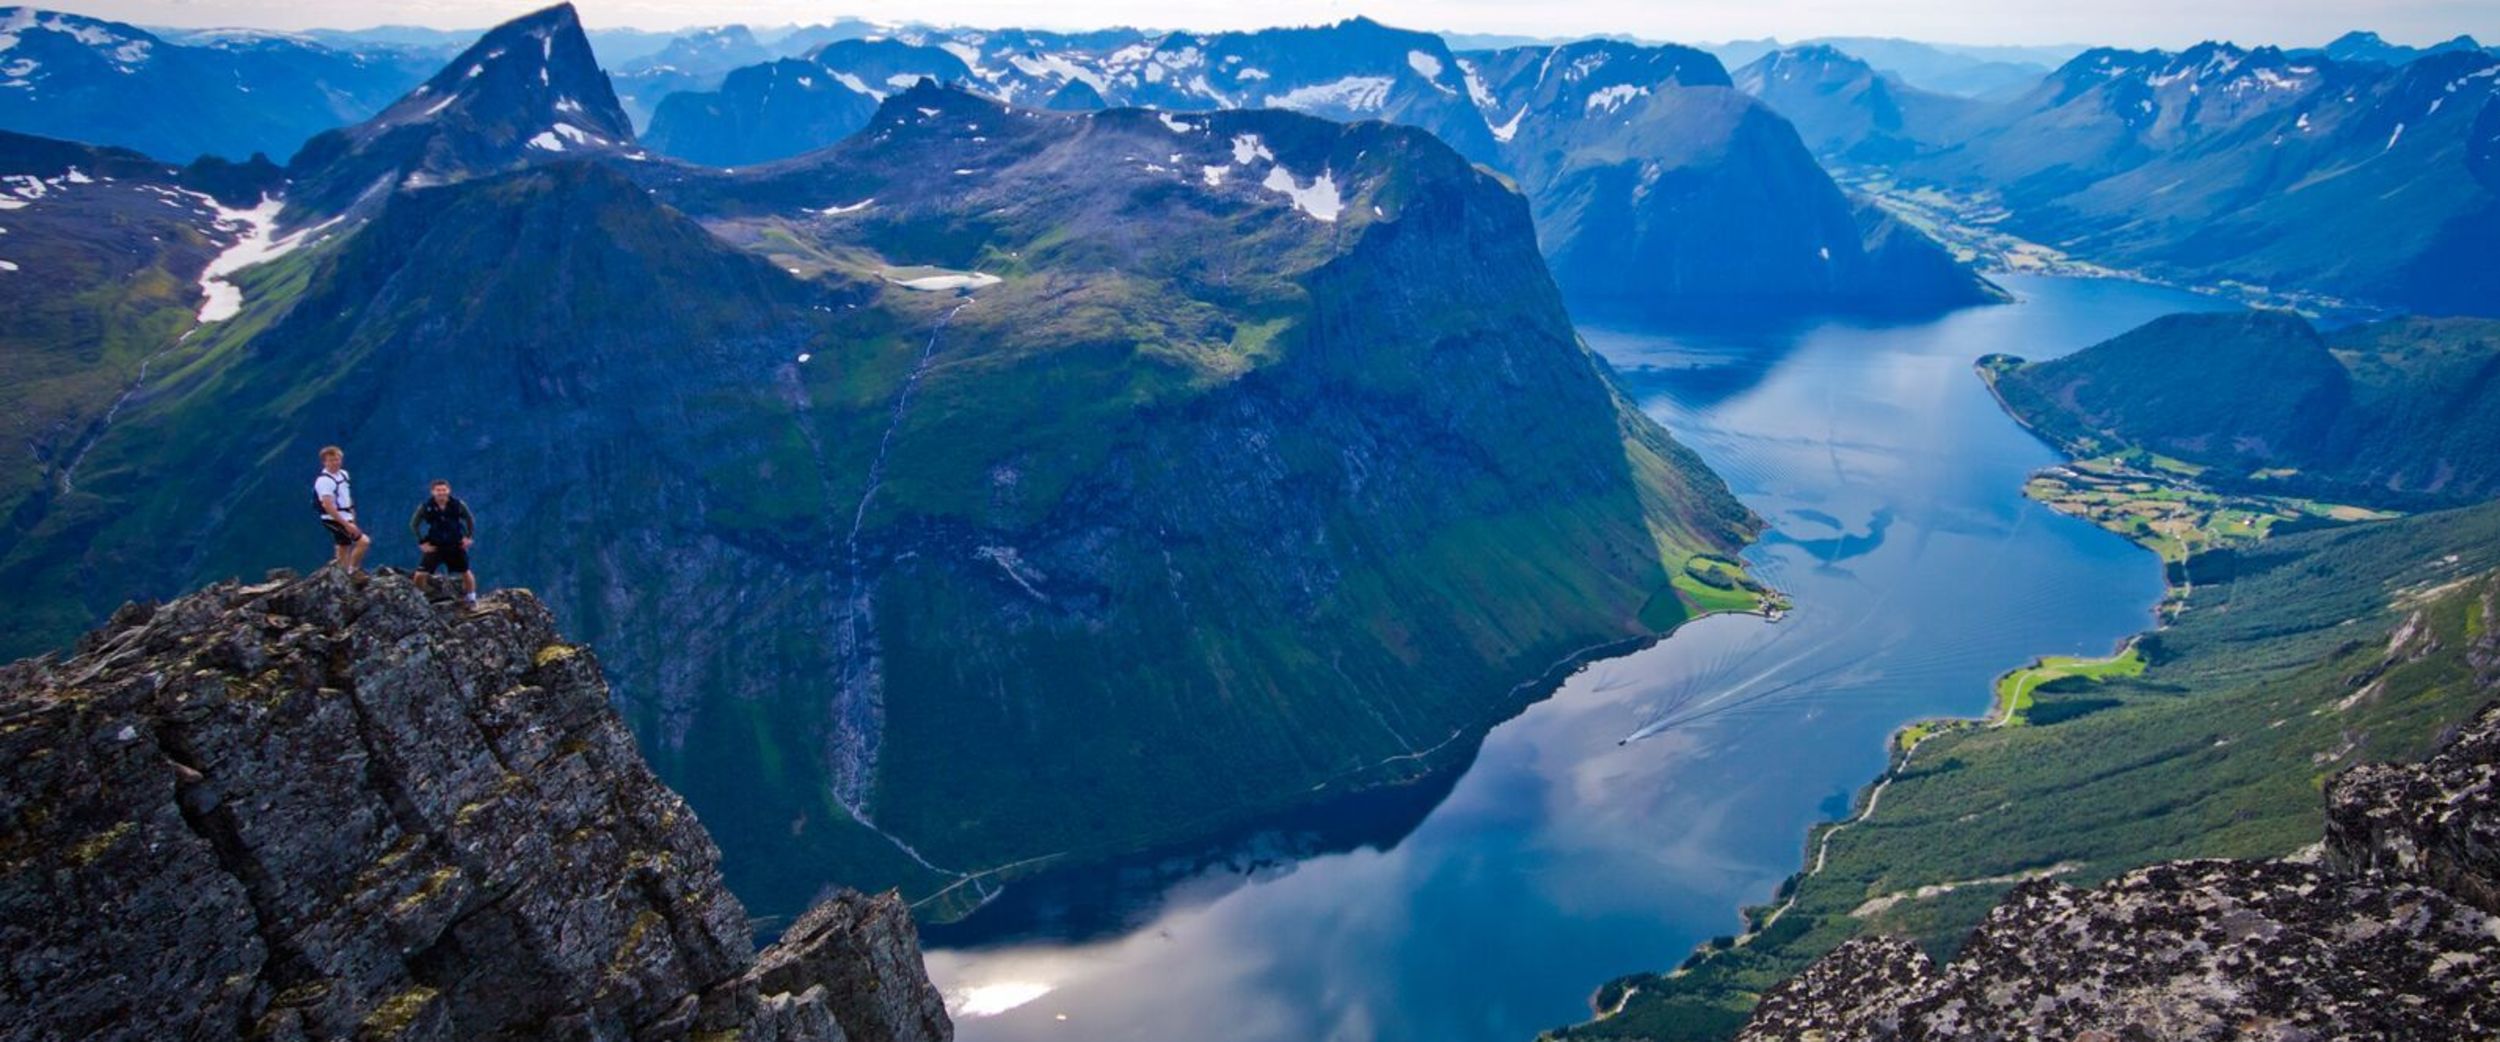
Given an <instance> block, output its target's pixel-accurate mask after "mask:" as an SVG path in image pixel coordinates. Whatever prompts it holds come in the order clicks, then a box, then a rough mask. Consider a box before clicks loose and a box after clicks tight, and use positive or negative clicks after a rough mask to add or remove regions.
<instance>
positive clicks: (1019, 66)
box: [964, 54, 1111, 93]
mask: <svg viewBox="0 0 2500 1042" xmlns="http://www.w3.org/2000/svg"><path fill="white" fill-rule="evenodd" d="M964 64H966V65H970V64H972V63H971V61H969V60H966V61H965V62H964ZM1007 64H1009V65H1013V66H1015V67H1016V71H1017V72H1021V73H1023V74H1025V75H1027V76H1031V77H1033V78H1035V79H1049V80H1053V81H1055V82H1058V83H1066V82H1068V81H1071V80H1074V81H1078V82H1081V83H1083V84H1085V85H1086V86H1088V87H1092V88H1094V90H1095V92H1096V93H1102V92H1106V91H1109V90H1110V89H1111V84H1110V82H1109V81H1107V80H1105V79H1103V77H1102V74H1101V73H1098V72H1095V71H1094V70H1092V69H1088V68H1086V67H1084V66H1082V65H1078V64H1077V63H1075V62H1072V61H1069V60H1068V58H1067V56H1066V55H1062V54H1044V55H1035V56H1028V55H1022V54H1017V55H1011V56H1009V57H1008V59H1007Z"/></svg>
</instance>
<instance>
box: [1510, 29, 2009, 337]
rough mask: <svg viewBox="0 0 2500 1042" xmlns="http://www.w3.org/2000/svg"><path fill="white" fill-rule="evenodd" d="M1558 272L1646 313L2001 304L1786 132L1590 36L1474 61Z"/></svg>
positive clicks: (1683, 71)
mask: <svg viewBox="0 0 2500 1042" xmlns="http://www.w3.org/2000/svg"><path fill="white" fill-rule="evenodd" d="M1464 62H1465V65H1464V68H1465V71H1466V73H1467V75H1468V77H1469V81H1470V83H1471V84H1474V85H1476V86H1477V87H1479V88H1480V91H1479V93H1480V94H1481V95H1482V97H1483V99H1484V102H1483V107H1484V110H1485V111H1486V113H1487V116H1486V118H1487V119H1488V120H1492V119H1499V120H1500V121H1501V122H1500V123H1499V125H1498V126H1496V127H1495V128H1494V133H1495V134H1496V135H1497V136H1498V137H1499V138H1501V139H1502V141H1503V143H1504V147H1505V154H1506V155H1507V156H1508V157H1509V159H1510V163H1511V170H1512V172H1513V173H1514V174H1515V176H1517V177H1518V178H1519V183H1520V185H1521V187H1522V189H1523V190H1525V191H1526V192H1527V193H1528V196H1529V198H1530V200H1531V201H1532V203H1533V204H1534V206H1535V208H1536V214H1537V235H1538V237H1539V240H1540V241H1541V242H1542V243H1543V244H1544V247H1545V251H1546V256H1547V259H1548V261H1549V263H1551V264H1552V266H1553V269H1554V277H1555V279H1556V280H1557V281H1559V282H1561V283H1562V285H1563V287H1564V288H1565V289H1566V290H1567V291H1569V292H1570V293H1571V294H1572V295H1573V297H1574V298H1575V299H1577V300H1581V301H1584V302H1588V303H1590V304H1592V305H1595V306H1598V307H1603V308H1621V309H1630V310H1640V311H1659V312H1670V313H1675V312H1690V313H1710V312H1744V311H1756V312H1761V311H1768V312H1775V313H1797V312H1811V311H1817V310H1844V311H1855V312H1862V313H1920V312H1933V311H1937V310H1942V309H1946V308H1951V307H1957V306H1963V305H1969V304H1980V303H1988V302H1991V301H1995V300H1999V299H2002V295H2001V293H2000V291H1998V290H1997V289H1996V287H1995V286H1993V285H1991V284H1989V283H1988V282H1987V281H1986V280H1984V279H1981V278H1979V277H1978V276H1977V275H1974V274H1973V273H1971V271H1970V270H1969V269H1968V268H1967V267H1965V266H1964V265H1962V264H1961V263H1959V262H1958V261H1956V260H1955V259H1954V258H1953V256H1952V255H1951V254H1949V253H1947V252H1946V251H1945V250H1944V249H1943V247H1941V246H1938V245H1937V244H1936V243H1935V242H1934V241H1933V240H1931V239H1929V238H1928V237H1927V236H1925V235H1924V234H1922V233H1920V232H1918V231H1917V230H1916V229H1913V228H1910V227H1908V226H1907V225H1904V224H1902V223H1901V222H1899V221H1898V220H1896V219H1894V218H1892V217H1891V216H1889V215H1887V214H1885V213H1884V212H1883V211H1882V210H1880V209H1878V208H1876V207H1875V206H1873V205H1872V204H1870V203H1867V202H1864V201H1861V200H1852V199H1851V198H1850V197H1849V196H1847V195H1846V194H1845V193H1843V192H1842V191H1841V190H1840V188H1839V187H1838V186H1837V185H1835V184H1833V183H1832V180H1831V178H1830V176H1829V175H1828V174H1826V173H1824V171H1823V168H1822V167H1821V166H1820V165H1819V164H1817V163H1816V162H1815V159H1814V156H1813V154H1812V153H1811V152H1809V151H1808V150H1807V148H1806V146H1805V144H1804V143H1803V141H1801V140H1800V139H1799V137H1798V135H1797V131H1796V129H1795V127H1793V126H1792V125H1791V124H1790V123H1789V122H1788V121H1787V120H1785V119H1782V118H1780V116H1779V114H1777V113H1775V112H1773V111H1771V109H1770V108H1769V107H1767V106H1765V105H1763V104H1762V103H1761V102H1759V101H1756V100H1755V99H1753V98H1751V97H1748V96H1746V95H1745V94H1744V93H1742V92H1740V91H1738V90H1737V89H1736V88H1735V87H1734V86H1733V85H1732V83H1731V82H1730V80H1729V79H1728V76H1727V73H1726V71H1725V70H1724V69H1722V68H1720V66H1719V64H1718V62H1717V61H1716V60H1715V59H1712V58H1711V57H1710V56H1709V55H1706V54H1703V53H1701V52H1699V51H1695V50H1691V49H1688V48H1680V47H1641V46H1636V45H1632V44H1621V43H1614V42H1610V41H1589V42H1585V43H1576V44H1569V45H1566V46H1563V47H1557V48H1531V49H1523V50H1513V51H1496V52H1493V53H1491V54H1484V55H1470V56H1468V57H1467V58H1466V59H1464Z"/></svg>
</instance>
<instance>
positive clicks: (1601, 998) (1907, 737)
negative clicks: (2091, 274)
mask: <svg viewBox="0 0 2500 1042" xmlns="http://www.w3.org/2000/svg"><path fill="white" fill-rule="evenodd" d="M1995 357H2000V356H1999V355H1995V354H1991V355H1985V356H1982V357H1980V358H1979V359H1976V360H1973V362H1972V363H1971V368H1972V371H1973V372H1974V373H1975V374H1977V375H1978V377H1979V379H1980V383H1981V385H1982V386H1985V387H1986V388H1987V389H1988V397H1989V399H1990V400H1991V401H1993V402H1995V403H1996V406H1997V411H1998V412H2000V413H2002V414H2003V415H2004V416H2005V417H2006V418H2007V419H2010V420H2012V421H2014V424H2015V426H2017V427H2020V428H2022V430H2023V431H2024V433H2026V434H2029V435H2031V436H2032V437H2033V438H2034V439H2035V440H2037V441H2039V442H2040V443H2041V444H2043V445H2045V446H2047V447H2048V449H2049V450H2050V451H2051V452H2053V453H2056V454H2057V455H2059V456H2061V457H2067V458H2066V463H2068V464H2071V463H2072V462H2073V459H2072V457H2070V456H2067V453H2066V450H2065V448H2064V447H2063V446H2060V445H2057V444H2055V443H2053V442H2051V441H2050V440H2049V439H2048V437H2047V436H2046V435H2043V434H2042V433H2040V431H2039V430H2038V428H2035V427H2033V426H2032V425H2031V424H2030V423H2029V422H2027V421H2025V420H2024V419H2023V418H2022V416H2021V414H2019V413H2017V412H2015V411H2014V410H2013V409H2012V408H2009V407H2008V406H2007V404H2006V401H2005V396H2004V395H2003V394H2000V393H1999V392H1998V390H1997V384H1996V378H1995V376H1996V374H1995V371H1994V370H1992V369H1990V368H1989V366H1988V365H1987V361H1988V359H1990V358H1995ZM2003 357H2011V356H2003ZM2059 465H2064V464H2059ZM2035 473H2036V472H2035ZM2023 498H2025V499H2031V497H2030V496H2029V494H2028V493H2026V494H2024V496H2023ZM2031 501H2032V502H2033V503H2034V504H2036V505H2038V506H2039V507H2041V508H2042V509H2044V510H2048V511H2049V512H2051V513H2053V514H2057V515H2059V516H2061V517H2067V518H2071V519H2073V520H2076V521H2080V522H2083V523H2085V524H2087V525H2089V524H2091V521H2090V520H2089V519H2088V518H2082V517H2077V516H2076V515H2073V514H2069V513H2066V512H2065V511H2062V510H2058V509H2057V508H2056V507H2054V506H2051V505H2050V504H2047V503H2044V502H2041V501H2039V500H2036V499H2033V500H2031ZM2092 527H2094V528H2099V526H2098V525H2093V526H2092ZM2100 530H2101V531H2109V530H2108V529H2100ZM2110 534H2111V535H2113V536H2117V537H2118V538H2120V539H2123V540H2125V541H2126V543H2127V544H2128V545H2130V546H2133V547H2135V548H2137V549H2139V550H2142V551H2144V552H2146V553H2148V554H2151V555H2152V557H2153V560H2154V564H2155V565H2156V566H2157V567H2159V568H2160V569H2161V573H2162V594H2161V596H2160V597H2159V598H2157V599H2156V600H2155V601H2154V602H2153V604H2152V605H2151V606H2150V607H2148V608H2146V613H2147V614H2148V615H2151V616H2152V618H2153V625H2152V626H2150V627H2148V628H2146V629H2142V630H2137V631H2135V632H2133V633H2130V634H2128V635H2126V636H2124V637H2121V638H2119V640H2118V643H2117V645H2116V646H2115V647H2114V648H2112V649H2111V651H2110V653H2109V654H2108V655H2106V656H2102V657H2100V658H2098V659H2092V660H2086V661H2089V662H2093V663H2112V662H2116V661H2118V660H2121V659H2123V658H2125V657H2126V656H2127V655H2129V654H2130V653H2132V652H2134V650H2135V648H2136V647H2137V645H2138V643H2139V642H2140V641H2142V640H2143V639H2144V638H2145V637H2146V636H2149V635H2152V634H2156V633H2159V632H2160V631H2161V630H2163V629H2165V628H2167V627H2168V625H2169V620H2168V618H2167V617H2165V616H2164V615H2163V614H2162V607H2163V606H2164V605H2166V604H2169V603H2170V602H2171V599H2172V598H2173V597H2175V596H2177V595H2178V594H2179V592H2180V590H2181V589H2182V587H2181V584H2179V583H2177V582H2174V581H2173V580H2172V576H2171V570H2170V568H2169V565H2168V562H2167V561H2165V560H2164V559H2163V558H2162V556H2161V553H2160V552H2159V551H2157V550H2155V549H2154V548H2152V547H2150V546H2147V545H2145V544H2144V543H2142V542H2139V541H2137V540H2135V539H2131V538H2128V537H2126V536H2124V535H2119V534H2118V533H2116V532H2111V533H2110ZM2049 657H2050V656H2045V655H2035V656H2033V658H2032V659H2031V661H2030V662H2029V663H2027V664H2025V665H2021V666H2016V667H2014V668H2011V669H2008V670H2005V671H2003V672H2000V673H1998V674H1997V675H1996V676H1995V677H1994V678H1993V679H1992V680H1991V681H1990V682H1989V708H1988V711H1987V712H1985V713H1983V714H1981V715H1977V716H1968V715H1958V716H1925V717H1917V718H1914V719H1910V720H1907V721H1904V722H1902V723H1901V724H1900V725H1899V726H1897V727H1894V728H1893V729H1892V730H1891V731H1890V732H1889V733H1887V734H1886V736H1885V739H1884V747H1885V750H1886V762H1885V766H1884V769H1883V770H1882V771H1880V772H1878V773H1877V774H1876V775H1875V777H1874V778H1872V779H1870V780H1869V781H1867V782H1866V783H1865V784H1864V785H1861V786H1859V787H1858V788H1857V789H1856V790H1854V791H1853V792H1852V793H1851V794H1850V802H1849V813H1848V814H1847V815H1846V816H1844V817H1840V818H1836V819H1833V820H1830V821H1823V822H1818V823H1816V824H1814V825H1811V826H1809V827H1808V828H1807V829H1806V836H1805V843H1804V845H1803V847H1802V849H1801V850H1800V854H1801V856H1800V857H1799V858H1798V869H1797V871H1796V872H1794V873H1792V874H1790V875H1789V876H1788V878H1786V879H1784V880H1782V881H1781V882H1780V885H1779V887H1778V888H1777V889H1776V890H1775V891H1774V892H1773V894H1772V898H1773V900H1774V901H1776V902H1777V904H1776V905H1745V906H1740V907H1739V908H1738V914H1739V916H1740V917H1741V918H1742V920H1743V922H1744V924H1745V927H1744V930H1743V931H1742V932H1741V933H1738V934H1736V935H1734V936H1733V937H1732V938H1729V939H1727V941H1728V943H1725V944H1720V943H1718V942H1717V941H1716V940H1713V941H1705V942H1703V943H1701V944H1698V945H1695V946H1694V947H1693V950H1692V952H1691V954H1689V955H1688V956H1687V957H1686V958H1685V960H1684V961H1683V962H1682V963H1680V964H1678V965H1677V966H1676V967H1675V968H1674V969H1672V970H1668V971H1666V972H1664V973H1632V974H1625V975H1622V976H1619V977H1616V978H1615V979H1613V980H1609V981H1607V982H1605V983H1603V984H1601V985H1599V986H1598V987H1597V989H1596V990H1595V991H1593V992H1591V993H1590V994H1589V999H1588V1006H1589V1011H1590V1014H1591V1016H1590V1018H1589V1022H1590V1023H1598V1022H1602V1021H1605V1020H1607V1019H1608V1018H1611V1017H1613V1016H1615V1015H1617V1014H1619V1013H1621V1012H1622V1011H1623V1010H1624V1008H1625V1007H1626V1006H1627V1005H1629V1004H1630V1002H1631V1000H1632V996H1633V995H1634V994H1635V993H1637V992H1638V991H1639V990H1640V988H1639V985H1637V984H1632V983H1629V982H1630V981H1631V980H1633V979H1634V978H1635V977H1643V976H1650V977H1656V978H1659V979H1665V980H1674V979H1676V978H1679V977H1683V976H1685V975H1687V974H1690V973H1692V972H1693V971H1694V970H1695V969H1697V968H1699V967H1700V966H1702V965H1703V964H1705V963H1707V962H1708V961H1710V959H1711V958H1713V957H1715V956H1716V955H1717V953H1719V952H1722V951H1734V950H1737V949H1741V948H1744V947H1746V946H1747V945H1750V944H1751V943H1753V942H1754V940H1755V939H1757V938H1759V937H1761V936H1762V935H1763V934H1764V933H1766V932H1768V931H1769V930H1770V929H1771V928H1772V927H1773V926H1774V925H1777V923H1778V922H1779V920H1780V917H1781V916H1783V915H1785V914H1786V913H1787V912H1788V911H1789V910H1790V909H1791V908H1794V907H1795V906H1796V904H1797V900H1798V896H1799V892H1800V891H1801V890H1802V889H1803V884H1804V882H1805V881H1806V880H1807V879H1810V878H1812V877H1813V876H1815V875H1817V874H1819V873H1820V872H1821V871H1822V870H1823V867H1824V865H1825V864H1826V863H1827V862H1828V856H1829V853H1830V849H1831V840H1832V837H1833V836H1835V835H1838V834H1839V833H1841V832H1842V831H1845V830H1847V829H1848V828H1850V827H1852V826H1854V825H1857V824H1859V823H1861V822H1863V821H1865V820H1866V819H1867V818H1868V817H1870V816H1872V815H1873V814H1874V813H1875V810H1876V808H1877V807H1878V806H1879V805H1880V804H1881V802H1882V800H1883V794H1884V791H1885V790H1886V789H1888V788H1890V787H1891V785H1892V783H1893V781H1895V780H1896V779H1898V778H1899V777H1900V776H1901V773H1902V771H1903V770H1904V769H1906V768H1907V767H1909V765H1910V762H1911V760H1912V759H1913V757H1914V756H1915V755H1916V753H1917V752H1918V748H1919V746H1921V745H1924V744H1926V742H1927V741H1928V740H1929V739H1931V738H1935V737H1937V736H1939V735H1944V734H1949V733H1953V732H1956V731H1961V730H1967V729H1971V728H1978V727H2001V726H2005V725H2006V723H2007V722H2009V721H2010V720H2011V719H2012V712H2011V710H2010V709H2009V707H2008V705H2007V704H2006V699H2004V697H2003V696H2002V691H2003V687H2004V684H2005V682H2006V681H2007V680H2009V679H2011V678H2013V677H2016V676H2018V675H2020V674H2023V673H2026V672H2030V671H2033V670H2036V669H2042V668H2045V667H2046V663H2047V659H2048V658H2049ZM2046 682H2047V681H2042V683H2046ZM1757 912H1759V913H1760V914H1759V915H1757V914H1755V913H1757ZM1617 989H1620V990H1617ZM1539 1037H1540V1039H1543V1038H1548V1037H1551V1036H1550V1035H1540V1036H1539Z"/></svg>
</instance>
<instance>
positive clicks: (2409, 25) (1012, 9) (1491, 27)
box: [31, 0, 2500, 48]
mask: <svg viewBox="0 0 2500 1042" xmlns="http://www.w3.org/2000/svg"><path fill="white" fill-rule="evenodd" d="M31 2H33V3H35V4H36V6H41V7H57V8H58V9H60V10H65V11H72V12H76V13H79V14H87V15H95V16H98V17H104V18H111V19H115V20H118V21H124V22H135V23H138V24H141V25H160V26H237V25H240V26H252V27H257V28H267V29H306V28H362V27H365V26H369V25H384V24H396V25H428V26H434V27H437V28H482V27H485V26H488V25H492V24H494V23H496V22H499V21H502V20H504V19H506V18H509V17H511V16H513V15H517V14H521V13H524V12H527V11H530V10H534V9H536V8H538V7H541V6H545V5H546V4H547V3H550V2H553V0H327V2H324V3H320V4H306V3H303V2H301V0H53V2H46V0H31ZM575 6H576V7H577V8H579V10H580V11H581V14H582V21H583V22H584V24H586V25H588V26H589V27H591V28H593V29H599V28H615V27H624V26H632V27H638V28H647V29H675V28H681V27H685V26H691V25H719V24H724V23H729V22H744V23H746V24H748V25H784V24H792V23H799V24H806V23H818V22H829V21H832V20H833V19H835V18H837V17H842V16H846V15H847V16H852V17H859V18H868V19H872V20H891V21H924V22H931V23H935V24H941V25H969V26H981V27H1004V26H1017V27H1026V28H1049V29H1074V28H1098V27H1103V26H1113V25H1133V26H1144V27H1148V28H1176V29H1199V30H1215V29H1250V28H1260V27H1264V26H1271V25H1312V24H1320V23H1325V22H1333V21H1337V20H1339V19H1343V18H1348V17H1351V16H1354V15H1357V14H1361V15H1366V16H1369V17H1371V18H1374V19H1377V20H1379V21H1382V22H1386V23H1389V24H1391V25H1397V26H1402V27H1406V28H1413V29H1433V30H1444V31H1460V32H1481V33H1517V34H1523V35H1532V36H1575V35H1586V34H1592V33H1626V34H1630V35H1633V36H1638V37H1641V38H1644V39H1652V40H1674V41H1682V42H1692V43H1712V42H1719V41H1723V40H1735V39H1755V38H1759V37H1764V36H1775V37H1778V38H1781V39H1784V40H1794V39H1800V38H1805V37H1813V36H1899V37H1907V38H1911V39H1920V40H1930V41H1938V42H1950V43H1973V44H2020V43H2033V44H2054V43H2092V44H2111V45H2117V46H2129V47H2173V48H2175V47H2182V46H2186V45H2188V44H2192V43H2195V42H2196V41H2198V40H2202V39H2226V40H2233V41H2236V42H2239V43H2242V44H2247V45H2251V46H2254V45H2257V44H2265V43H2272V44H2280V45H2284V46H2312V45H2316V44H2322V43H2325V42H2326V41H2327V40H2329V39H2332V38H2333V37H2335V36H2337V35H2339V34H2341V33H2342V32H2343V31H2344V30H2346V29H2353V28H2367V29H2375V30H2377V31H2378V32H2379V33H2380V34H2381V35H2384V36H2386V37H2387V38H2388V39H2389V40H2393V41H2395V42H2398V43H2415V44H2419V43H2428V42H2430V41H2433V40H2440V39H2446V38H2448V37H2451V36H2454V35H2456V34H2458V33H2472V34H2474V35H2475V36H2476V37H2477V38H2479V39H2481V40H2483V41H2484V42H2486V43H2493V42H2500V0H1542V2H1523V0H1261V2H1258V3H1244V2H1241V0H945V2H929V0H839V2H836V3H827V2H822V0H818V2H805V0H740V2H730V3H722V2H710V0H576V5H575Z"/></svg>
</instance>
